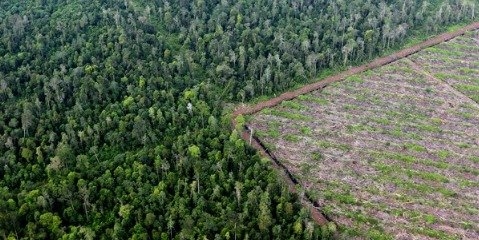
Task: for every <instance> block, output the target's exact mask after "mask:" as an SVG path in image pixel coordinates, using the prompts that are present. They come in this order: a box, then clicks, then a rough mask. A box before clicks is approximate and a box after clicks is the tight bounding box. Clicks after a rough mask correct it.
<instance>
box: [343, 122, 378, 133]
mask: <svg viewBox="0 0 479 240" xmlns="http://www.w3.org/2000/svg"><path fill="white" fill-rule="evenodd" d="M346 129H347V131H348V132H349V133H354V132H362V131H367V132H374V131H375V130H376V129H375V128H374V127H371V126H368V125H365V124H361V123H357V124H351V125H348V126H346Z"/></svg>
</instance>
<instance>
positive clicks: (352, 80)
mask: <svg viewBox="0 0 479 240" xmlns="http://www.w3.org/2000/svg"><path fill="white" fill-rule="evenodd" d="M345 80H346V81H347V82H350V83H356V84H362V83H364V79H362V78H361V76H359V75H352V76H349V77H347V78H346V79H345Z"/></svg>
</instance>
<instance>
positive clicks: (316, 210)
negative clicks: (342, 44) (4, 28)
mask: <svg viewBox="0 0 479 240" xmlns="http://www.w3.org/2000/svg"><path fill="white" fill-rule="evenodd" d="M476 29H479V22H475V23H472V24H469V25H467V26H465V27H462V28H461V29H458V30H456V31H453V32H448V33H443V34H440V35H438V36H435V37H433V38H430V39H428V40H426V41H424V42H421V43H419V44H416V45H414V46H411V47H408V48H405V49H403V50H400V51H398V52H395V53H393V54H391V55H388V56H385V57H381V58H377V59H375V60H373V61H372V62H370V63H366V64H363V65H360V66H357V67H353V68H351V69H349V70H346V71H343V72H340V73H338V74H336V75H333V76H330V77H327V78H325V79H323V80H321V81H318V82H315V83H311V84H308V85H305V86H303V87H301V88H299V89H296V90H293V91H289V92H285V93H283V94H281V95H280V96H278V97H275V98H271V99H269V100H266V101H262V102H259V103H257V104H255V105H247V106H241V107H238V108H236V109H235V111H234V112H233V113H232V126H233V129H234V128H236V125H237V122H236V118H237V117H238V116H239V115H251V114H254V113H257V112H259V111H261V110H263V109H265V108H271V107H274V106H276V105H278V104H280V103H281V102H283V101H287V100H292V99H294V98H296V97H298V96H299V95H303V94H306V93H310V92H312V91H316V90H319V89H322V88H324V87H326V86H327V85H329V84H331V83H334V82H338V81H341V80H344V79H345V78H347V77H349V76H351V75H354V74H358V73H361V72H364V71H367V70H370V69H374V68H377V67H381V66H384V65H387V64H390V63H392V62H395V61H397V60H399V59H401V58H405V57H407V56H409V55H411V54H414V53H417V52H419V51H421V50H423V49H425V48H428V47H432V46H434V45H437V44H439V43H442V42H446V41H449V40H451V39H453V38H455V37H458V36H461V35H463V34H464V33H466V32H468V31H472V30H476ZM253 135H254V134H253ZM241 136H242V138H243V139H244V140H245V141H246V142H249V143H250V145H251V146H252V147H254V148H255V149H256V150H258V151H259V152H260V153H261V154H262V155H263V156H266V157H268V158H270V159H271V160H272V162H273V166H274V167H275V168H276V169H278V170H280V171H282V172H283V174H284V175H285V178H286V180H287V183H288V185H289V188H290V190H291V191H292V192H296V185H297V184H299V183H298V181H297V180H296V179H295V178H294V176H293V175H292V174H291V172H290V171H289V169H288V168H287V167H286V166H284V165H283V164H282V163H280V162H279V161H278V160H277V159H276V157H275V156H274V155H273V153H271V152H269V150H268V149H267V148H266V147H265V146H264V145H263V143H262V142H261V140H260V139H258V138H257V137H254V136H251V132H250V129H249V128H248V126H245V128H244V129H243V130H242V133H241ZM301 202H302V203H303V205H304V206H305V207H307V208H309V210H310V211H311V217H312V218H313V220H314V221H315V222H316V223H318V224H319V225H324V224H327V223H328V222H330V221H331V220H329V219H328V218H327V217H325V216H324V214H322V213H321V211H320V207H319V206H318V204H317V203H315V202H314V201H313V200H312V199H311V198H309V196H304V197H302V199H301Z"/></svg>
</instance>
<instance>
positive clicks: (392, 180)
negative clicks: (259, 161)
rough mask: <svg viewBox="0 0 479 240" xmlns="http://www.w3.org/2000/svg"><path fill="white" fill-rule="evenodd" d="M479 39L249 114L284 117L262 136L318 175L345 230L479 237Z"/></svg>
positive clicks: (350, 233)
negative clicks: (478, 68) (276, 128)
mask: <svg viewBox="0 0 479 240" xmlns="http://www.w3.org/2000/svg"><path fill="white" fill-rule="evenodd" d="M476 33H478V34H479V32H476ZM474 38H475V39H476V40H473V39H474ZM478 40H479V38H478V35H477V34H472V35H471V34H467V35H465V36H462V37H458V38H456V39H454V40H452V41H450V42H447V43H443V44H440V45H438V46H435V47H433V48H430V49H427V50H425V51H422V52H419V53H417V54H415V55H412V56H410V57H409V60H400V61H399V62H396V63H393V64H390V65H388V66H385V67H381V68H378V69H375V70H371V71H367V72H365V73H362V74H358V75H354V76H352V77H348V78H347V79H346V80H344V81H342V82H338V83H334V84H331V85H330V86H328V87H326V88H324V89H322V90H321V91H316V92H312V93H311V94H306V95H302V96H299V97H298V98H297V100H293V101H289V102H287V103H284V104H281V106H278V107H275V108H272V109H269V110H267V111H263V112H261V113H260V114H257V115H254V116H253V118H252V120H251V122H250V123H249V124H250V125H252V126H254V127H256V128H258V129H265V127H267V126H268V122H270V121H273V120H275V121H279V122H281V124H282V126H281V129H282V131H280V132H279V136H278V135H275V136H268V135H266V136H263V137H262V138H263V140H264V141H265V142H268V143H269V144H272V145H274V146H276V149H275V150H274V153H275V155H276V156H277V157H279V158H280V159H281V161H282V162H283V164H285V165H286V166H287V167H288V168H290V169H292V170H293V174H295V175H298V176H299V178H298V179H300V180H301V181H306V182H308V183H311V182H313V183H314V184H312V185H309V186H310V191H314V192H315V193H316V194H314V195H313V196H315V200H317V201H319V202H320V203H321V205H322V206H324V209H323V210H324V212H325V213H326V214H327V215H329V216H330V217H332V218H333V219H334V220H335V221H337V222H338V223H339V224H340V232H341V235H342V236H343V237H360V238H368V239H394V238H397V237H399V236H402V237H405V236H407V238H425V237H428V238H438V239H460V238H464V237H466V238H471V239H474V238H478V237H479V226H477V225H474V224H471V223H473V222H479V217H478V216H479V206H478V205H477V198H476V197H475V196H473V194H472V195H471V193H474V192H477V191H479V184H477V181H478V176H479V171H478V170H477V169H479V157H478V156H479V144H478V143H479V138H478V136H479V129H478V128H477V126H478V125H479V104H478V103H477V98H479V81H477V79H479V71H476V70H475V69H474V68H473V67H472V68H471V66H478V64H479V62H478V61H479V60H478V59H479V47H477V44H475V45H474V41H478ZM459 59H460V61H459ZM471 69H472V70H471ZM298 101H299V102H300V104H296V103H297V102H298ZM298 106H307V107H298ZM299 116H301V117H299ZM292 126H294V127H292ZM311 129H314V134H310V132H311ZM294 136H296V137H294ZM283 139H284V140H287V141H286V142H285V141H283ZM292 140H294V141H292ZM279 141H281V143H282V144H281V145H278V144H277V143H278V142H279ZM306 166H307V171H305V167H306ZM295 169H299V170H300V171H298V170H295ZM440 226H447V228H446V227H440ZM404 233H407V234H406V235H404ZM399 234H403V235H399Z"/></svg>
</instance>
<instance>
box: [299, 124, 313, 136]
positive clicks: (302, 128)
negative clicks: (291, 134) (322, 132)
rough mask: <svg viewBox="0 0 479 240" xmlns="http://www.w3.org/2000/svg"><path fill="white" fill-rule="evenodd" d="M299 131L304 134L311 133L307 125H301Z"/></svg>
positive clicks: (308, 134)
mask: <svg viewBox="0 0 479 240" xmlns="http://www.w3.org/2000/svg"><path fill="white" fill-rule="evenodd" d="M299 131H300V132H301V133H302V134H304V135H307V136H310V135H311V132H312V131H311V128H310V127H308V126H301V127H300V129H299Z"/></svg>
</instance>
